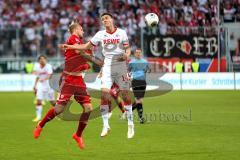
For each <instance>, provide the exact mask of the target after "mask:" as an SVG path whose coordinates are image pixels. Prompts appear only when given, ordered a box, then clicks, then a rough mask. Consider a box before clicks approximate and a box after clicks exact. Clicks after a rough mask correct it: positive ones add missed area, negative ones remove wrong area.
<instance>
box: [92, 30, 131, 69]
mask: <svg viewBox="0 0 240 160" xmlns="http://www.w3.org/2000/svg"><path fill="white" fill-rule="evenodd" d="M90 43H91V44H92V45H94V46H96V45H98V44H99V43H101V45H102V48H103V50H102V53H103V55H104V57H105V59H104V65H112V64H113V63H120V62H118V61H117V58H118V57H119V56H121V55H123V54H124V53H125V49H124V45H128V44H129V42H128V37H127V33H126V31H124V30H122V29H120V28H116V30H115V31H114V32H112V33H109V32H107V31H106V30H102V31H98V32H97V33H96V34H95V35H94V36H93V38H92V39H91V40H90ZM121 63H122V62H121ZM125 63H126V62H125Z"/></svg>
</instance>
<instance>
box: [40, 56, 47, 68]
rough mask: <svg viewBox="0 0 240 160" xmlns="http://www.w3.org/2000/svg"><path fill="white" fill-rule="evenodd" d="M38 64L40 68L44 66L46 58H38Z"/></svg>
mask: <svg viewBox="0 0 240 160" xmlns="http://www.w3.org/2000/svg"><path fill="white" fill-rule="evenodd" d="M39 63H40V64H41V65H42V66H44V65H45V64H46V63H47V60H46V58H44V57H40V58H39Z"/></svg>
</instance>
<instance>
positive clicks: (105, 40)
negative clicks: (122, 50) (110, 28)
mask: <svg viewBox="0 0 240 160" xmlns="http://www.w3.org/2000/svg"><path fill="white" fill-rule="evenodd" d="M119 42H120V39H104V40H103V43H104V44H110V43H111V44H118V43H119Z"/></svg>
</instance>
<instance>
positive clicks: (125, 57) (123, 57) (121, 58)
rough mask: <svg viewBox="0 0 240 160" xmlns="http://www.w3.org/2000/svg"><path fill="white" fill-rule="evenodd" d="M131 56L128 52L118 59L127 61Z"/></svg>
mask: <svg viewBox="0 0 240 160" xmlns="http://www.w3.org/2000/svg"><path fill="white" fill-rule="evenodd" d="M128 59H129V56H128V55H127V54H123V55H122V56H121V57H119V58H118V61H127V60H128Z"/></svg>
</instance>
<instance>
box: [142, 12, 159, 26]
mask: <svg viewBox="0 0 240 160" xmlns="http://www.w3.org/2000/svg"><path fill="white" fill-rule="evenodd" d="M145 22H146V24H147V26H148V27H154V26H156V25H157V24H158V22H159V19H158V15H156V14H155V13H148V14H147V15H146V16H145Z"/></svg>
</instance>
